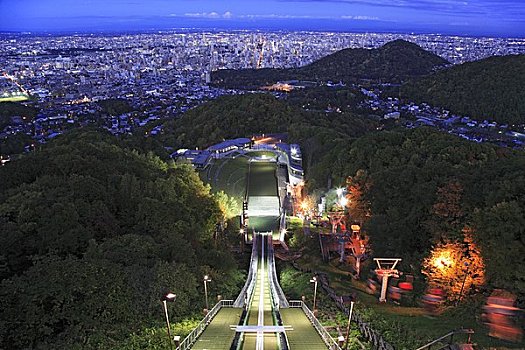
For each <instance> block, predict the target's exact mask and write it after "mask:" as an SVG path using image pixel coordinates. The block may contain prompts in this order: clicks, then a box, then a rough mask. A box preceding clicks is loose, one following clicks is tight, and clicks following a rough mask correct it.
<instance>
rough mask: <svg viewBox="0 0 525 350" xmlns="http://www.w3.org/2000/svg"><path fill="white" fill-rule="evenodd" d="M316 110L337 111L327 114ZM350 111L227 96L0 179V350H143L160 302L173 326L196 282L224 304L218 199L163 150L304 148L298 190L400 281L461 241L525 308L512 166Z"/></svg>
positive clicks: (3, 172)
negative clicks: (258, 137) (362, 240)
mask: <svg viewBox="0 0 525 350" xmlns="http://www.w3.org/2000/svg"><path fill="white" fill-rule="evenodd" d="M329 101H334V104H335V103H336V104H337V105H339V106H346V107H344V108H343V110H341V111H337V112H335V111H331V112H326V111H325V109H329V107H330V106H329V104H330V102H329ZM359 101H360V97H359V94H358V93H356V92H354V91H352V90H349V89H325V88H322V89H317V90H305V91H302V92H294V93H292V94H290V95H288V97H287V99H276V98H275V97H274V96H272V95H269V94H246V95H237V96H224V97H221V98H219V99H217V100H215V101H212V102H209V103H206V104H204V105H201V106H199V107H197V108H194V109H191V110H190V111H188V112H187V113H185V114H184V115H183V116H182V117H181V118H179V119H176V120H170V121H168V122H166V123H165V124H164V126H163V132H162V133H161V134H159V135H158V136H155V137H153V136H151V137H148V138H144V137H143V135H137V136H136V137H135V138H129V137H126V138H124V139H122V140H119V139H117V138H115V137H111V136H109V135H106V134H105V133H104V132H102V131H92V130H82V131H73V132H70V133H67V134H66V135H63V136H61V137H59V138H57V139H55V140H53V141H52V142H50V143H49V144H47V145H44V146H43V147H42V148H41V149H40V148H39V149H37V150H35V151H34V152H31V153H30V154H26V155H25V156H24V157H22V159H20V160H16V161H12V162H9V163H8V164H6V166H4V167H1V168H0V279H1V282H0V283H1V286H0V348H8V349H24V348H34V349H48V348H54V349H56V348H67V349H99V348H114V349H130V348H148V347H149V348H155V346H156V345H155V344H154V343H151V341H152V339H155V338H154V337H152V335H151V334H155V331H154V330H155V329H159V328H162V327H163V324H162V313H161V309H160V304H159V298H160V296H161V295H162V294H163V293H165V292H167V291H168V290H169V291H172V292H174V293H175V294H177V295H178V298H177V302H176V304H170V310H169V312H170V315H171V316H172V317H173V321H180V320H181V319H183V318H185V317H188V316H191V315H196V314H197V313H198V312H199V310H200V309H201V308H202V307H203V300H202V289H201V288H202V283H201V278H202V275H204V274H209V275H211V277H212V279H213V281H214V283H213V284H211V290H210V295H216V294H218V293H219V292H220V294H222V295H223V296H225V297H234V296H235V295H236V293H237V291H238V289H239V287H240V285H241V284H242V283H243V280H244V275H243V273H242V272H240V270H239V269H238V266H237V264H236V262H235V261H234V260H233V258H232V254H231V252H229V251H228V250H227V247H226V246H225V245H224V242H222V243H221V241H220V240H219V242H218V244H216V242H215V241H214V239H213V238H214V237H213V232H214V230H215V228H216V223H217V222H219V221H222V220H224V216H225V212H224V208H225V206H224V203H221V201H222V202H224V201H227V200H228V198H224V197H221V196H214V195H212V194H211V193H210V189H209V187H208V186H205V185H204V184H203V183H202V182H201V181H200V179H199V177H198V175H197V174H196V173H195V171H194V170H193V169H191V167H190V166H188V165H185V164H174V163H173V162H167V161H165V160H162V159H161V158H159V157H158V155H156V154H153V153H144V149H150V150H157V149H158V150H161V151H162V152H163V156H165V152H164V150H163V147H172V148H179V147H185V148H193V147H200V148H202V147H207V146H209V145H211V144H213V143H215V142H218V141H221V140H223V139H225V138H233V137H247V136H250V135H252V134H262V133H266V134H268V133H286V134H288V141H290V142H297V143H299V144H300V145H301V147H302V151H303V165H304V166H305V168H306V174H307V188H308V190H314V189H327V185H328V183H331V184H332V186H338V185H345V184H348V185H349V186H351V187H352V188H353V189H355V193H352V195H354V198H353V199H354V200H353V201H352V202H351V203H353V204H352V205H351V207H350V213H351V215H353V216H354V218H355V219H359V220H361V221H362V222H363V224H364V225H363V229H364V231H365V232H366V233H367V234H368V235H369V236H370V242H371V245H372V251H373V254H374V255H375V256H378V255H384V256H399V257H401V258H403V262H402V266H401V267H402V269H403V271H405V272H407V273H413V274H415V275H416V276H417V277H418V279H417V280H418V281H423V280H424V276H422V275H420V274H419V271H420V267H421V265H422V264H423V262H424V260H425V258H427V257H428V255H429V252H430V251H431V250H432V249H434V248H435V247H436V246H439V245H440V244H444V243H445V242H460V243H462V244H464V245H465V246H468V244H470V243H469V242H470V241H469V242H466V240H465V239H466V238H465V237H467V234H466V233H465V232H467V233H468V237H472V240H473V242H474V243H475V244H476V245H477V246H478V247H479V249H480V251H481V253H482V255H483V257H484V266H485V270H486V273H485V279H486V284H485V286H486V287H488V288H505V289H507V290H509V291H512V292H514V293H516V294H518V295H519V296H520V300H522V301H523V300H524V297H525V275H524V273H525V272H524V271H523V269H520V268H516V265H513V264H510V263H509V262H516V263H517V264H518V265H519V263H520V262H522V261H523V257H522V254H523V251H524V248H525V236H524V229H523V227H525V214H524V213H525V174H524V172H523V169H525V154H524V153H523V152H522V151H516V150H511V149H506V148H500V147H496V146H492V145H487V144H477V143H472V142H468V141H466V140H462V139H460V138H457V137H454V136H451V135H448V134H443V133H441V132H438V131H434V130H431V129H425V128H420V129H413V130H405V129H396V128H395V124H394V125H392V128H391V130H389V131H384V130H383V131H379V129H382V128H384V125H383V124H380V122H379V121H377V119H376V118H374V117H373V116H368V115H361V114H357V113H356V111H355V109H354V107H355V105H356V103H358V102H359ZM327 104H328V105H327ZM131 149H139V151H137V150H131ZM221 208H222V211H221ZM469 239H470V238H469ZM145 332H146V333H147V334H145ZM148 332H150V333H148ZM159 344H160V345H158V348H162V346H164V345H165V343H163V342H160V343H159Z"/></svg>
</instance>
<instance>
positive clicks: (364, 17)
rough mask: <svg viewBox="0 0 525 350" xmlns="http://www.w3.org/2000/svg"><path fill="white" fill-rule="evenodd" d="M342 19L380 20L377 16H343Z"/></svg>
mask: <svg viewBox="0 0 525 350" xmlns="http://www.w3.org/2000/svg"><path fill="white" fill-rule="evenodd" d="M341 19H353V20H356V21H378V20H379V17H376V16H341Z"/></svg>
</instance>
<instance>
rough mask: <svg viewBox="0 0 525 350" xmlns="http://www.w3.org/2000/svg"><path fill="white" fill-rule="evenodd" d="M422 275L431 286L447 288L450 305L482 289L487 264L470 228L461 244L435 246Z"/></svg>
mask: <svg viewBox="0 0 525 350" xmlns="http://www.w3.org/2000/svg"><path fill="white" fill-rule="evenodd" d="M422 273H423V274H424V275H426V276H427V279H428V285H429V286H432V287H440V288H443V289H444V291H445V292H446V294H447V299H448V300H450V301H453V300H459V299H460V298H461V296H462V295H463V294H466V293H467V292H468V291H469V290H470V289H473V288H475V287H476V286H480V285H482V284H483V283H484V281H485V264H484V262H483V258H482V256H481V254H480V251H479V248H478V247H477V245H476V244H474V242H473V240H472V232H471V230H470V228H465V229H464V230H463V240H462V241H461V242H445V243H439V244H437V245H435V246H434V249H433V250H432V251H431V252H430V255H429V256H427V257H426V258H425V259H424V261H423V264H422Z"/></svg>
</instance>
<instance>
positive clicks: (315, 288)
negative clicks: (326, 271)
mask: <svg viewBox="0 0 525 350" xmlns="http://www.w3.org/2000/svg"><path fill="white" fill-rule="evenodd" d="M310 283H313V284H314V310H313V312H314V314H315V301H316V298H317V277H315V276H314V277H313V278H312V279H311V280H310Z"/></svg>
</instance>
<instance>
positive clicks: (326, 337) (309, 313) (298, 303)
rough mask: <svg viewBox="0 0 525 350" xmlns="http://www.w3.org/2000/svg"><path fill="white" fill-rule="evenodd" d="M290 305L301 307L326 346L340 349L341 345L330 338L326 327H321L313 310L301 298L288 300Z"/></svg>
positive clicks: (333, 349) (335, 349) (334, 349)
mask: <svg viewBox="0 0 525 350" xmlns="http://www.w3.org/2000/svg"><path fill="white" fill-rule="evenodd" d="M289 304H290V307H294V308H301V309H303V312H304V313H305V315H306V317H307V318H308V319H309V320H310V322H312V325H313V326H314V328H315V330H316V331H317V333H319V335H320V336H321V338H322V339H323V341H324V343H325V344H326V346H328V348H329V349H331V350H341V347H340V346H339V344H338V343H337V342H336V341H335V340H334V338H332V336H331V335H330V333H328V332H327V331H326V329H325V328H324V327H323V325H322V324H321V323H320V322H319V320H318V319H317V317H315V315H314V314H313V312H312V311H311V310H310V309H309V308H308V306H306V304H305V303H304V302H303V301H302V300H290V302H289Z"/></svg>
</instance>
